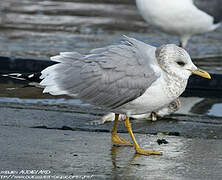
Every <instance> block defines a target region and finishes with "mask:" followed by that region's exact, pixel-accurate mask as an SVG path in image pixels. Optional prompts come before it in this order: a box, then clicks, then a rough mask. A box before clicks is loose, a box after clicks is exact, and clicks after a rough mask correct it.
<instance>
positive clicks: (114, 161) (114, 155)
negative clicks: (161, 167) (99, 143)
mask: <svg viewBox="0 0 222 180" xmlns="http://www.w3.org/2000/svg"><path fill="white" fill-rule="evenodd" d="M120 148H122V147H120V146H112V148H111V150H110V151H111V159H112V164H113V168H114V169H116V168H118V164H117V163H118V160H117V154H118V150H119V149H120ZM140 156H141V155H140V154H136V153H135V154H133V156H132V157H131V158H130V159H129V160H128V162H127V164H126V167H129V166H130V165H131V164H134V162H135V160H136V159H137V158H138V157H140Z"/></svg>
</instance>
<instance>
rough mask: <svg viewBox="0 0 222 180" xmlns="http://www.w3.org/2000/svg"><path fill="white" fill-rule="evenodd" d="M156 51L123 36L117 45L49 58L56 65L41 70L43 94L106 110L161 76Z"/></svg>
mask: <svg viewBox="0 0 222 180" xmlns="http://www.w3.org/2000/svg"><path fill="white" fill-rule="evenodd" d="M155 51H156V48H155V47H153V46H149V45H147V44H145V43H143V42H141V41H138V40H136V39H133V38H128V37H125V39H124V40H123V42H122V43H121V44H118V45H111V46H107V47H104V48H98V49H95V50H92V51H91V52H90V54H89V55H81V54H79V53H75V52H68V53H61V54H60V55H59V56H55V57H52V60H54V61H57V62H59V63H58V64H56V65H53V66H50V67H48V68H46V69H45V70H43V71H42V77H41V78H43V80H42V82H41V83H40V84H41V85H43V86H45V89H44V92H48V93H50V94H53V95H61V94H66V95H70V96H76V97H78V98H80V99H81V100H83V101H85V102H87V103H90V104H94V105H97V106H100V107H104V108H107V109H116V108H118V107H119V106H121V105H123V104H125V103H127V102H130V101H132V100H134V99H136V98H137V97H139V96H141V95H142V94H143V93H144V92H145V91H146V89H147V88H148V87H150V86H151V84H152V83H153V82H155V81H156V80H157V79H158V78H159V77H160V74H161V69H160V67H159V66H158V64H157V61H156V58H155Z"/></svg>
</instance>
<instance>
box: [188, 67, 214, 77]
mask: <svg viewBox="0 0 222 180" xmlns="http://www.w3.org/2000/svg"><path fill="white" fill-rule="evenodd" d="M187 70H188V71H190V72H192V74H196V75H198V76H201V77H204V78H207V79H211V77H210V74H209V73H208V72H207V71H204V70H202V69H199V68H197V69H196V70H192V69H187Z"/></svg>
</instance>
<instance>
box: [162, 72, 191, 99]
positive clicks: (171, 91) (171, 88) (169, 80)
mask: <svg viewBox="0 0 222 180" xmlns="http://www.w3.org/2000/svg"><path fill="white" fill-rule="evenodd" d="M164 74H165V75H164V80H165V82H166V86H165V87H164V92H165V94H166V95H167V96H168V97H169V98H173V99H176V98H178V97H179V96H180V95H181V94H182V93H183V91H184V90H185V88H186V86H187V81H188V80H187V79H182V78H180V77H178V76H175V75H173V74H168V73H164Z"/></svg>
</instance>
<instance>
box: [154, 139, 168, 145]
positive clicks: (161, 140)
mask: <svg viewBox="0 0 222 180" xmlns="http://www.w3.org/2000/svg"><path fill="white" fill-rule="evenodd" d="M156 142H157V143H158V144H159V145H161V144H168V141H167V140H166V139H157V141H156Z"/></svg>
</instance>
